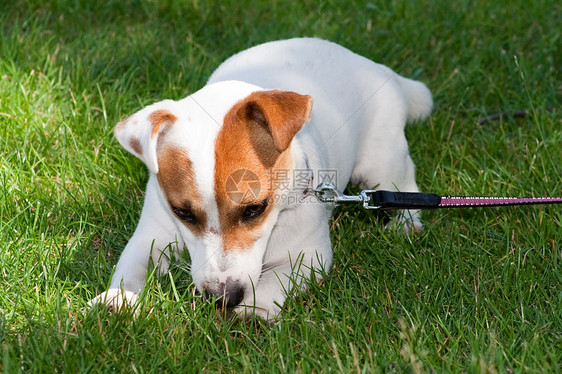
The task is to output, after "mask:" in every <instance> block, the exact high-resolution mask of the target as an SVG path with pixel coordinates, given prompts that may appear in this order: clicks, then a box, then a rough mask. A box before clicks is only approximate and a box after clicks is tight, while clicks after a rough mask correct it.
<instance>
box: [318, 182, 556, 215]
mask: <svg viewBox="0 0 562 374" xmlns="http://www.w3.org/2000/svg"><path fill="white" fill-rule="evenodd" d="M313 191H314V193H315V194H316V197H317V198H318V200H320V201H321V202H324V203H335V204H341V203H354V202H355V203H361V204H363V207H364V208H365V209H378V210H399V209H438V208H463V207H466V208H470V207H494V206H514V205H533V204H562V197H468V196H440V195H437V194H432V193H423V192H395V191H384V190H363V191H361V192H360V193H359V195H353V196H349V195H344V194H343V193H342V192H341V191H340V190H339V189H338V188H337V187H336V186H334V185H333V184H331V183H326V182H324V183H321V184H320V185H319V186H318V187H317V188H316V189H314V190H313Z"/></svg>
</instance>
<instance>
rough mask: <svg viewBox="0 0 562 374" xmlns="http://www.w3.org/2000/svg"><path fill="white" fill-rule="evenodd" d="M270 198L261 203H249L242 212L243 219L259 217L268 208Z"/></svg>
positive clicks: (248, 219)
mask: <svg viewBox="0 0 562 374" xmlns="http://www.w3.org/2000/svg"><path fill="white" fill-rule="evenodd" d="M267 203H268V199H265V200H264V201H262V202H261V203H259V204H254V205H248V206H247V207H246V209H244V213H242V220H243V221H250V220H252V219H254V218H257V217H259V216H260V215H261V214H262V213H263V212H264V211H265V208H267Z"/></svg>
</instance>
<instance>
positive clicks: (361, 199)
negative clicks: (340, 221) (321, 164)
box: [313, 182, 380, 209]
mask: <svg viewBox="0 0 562 374" xmlns="http://www.w3.org/2000/svg"><path fill="white" fill-rule="evenodd" d="M313 191H314V193H315V194H316V197H317V198H318V200H320V202H322V203H333V204H336V205H338V204H345V203H361V204H363V208H365V209H379V208H380V207H379V206H374V205H369V203H370V201H371V197H370V195H369V193H371V192H373V191H372V190H363V191H361V193H360V194H359V195H358V196H349V195H344V193H343V192H341V191H340V190H339V189H338V188H337V187H336V186H335V185H333V184H332V183H328V182H322V183H320V184H319V185H318V187H316V188H315V189H313Z"/></svg>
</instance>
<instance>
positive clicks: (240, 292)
mask: <svg viewBox="0 0 562 374" xmlns="http://www.w3.org/2000/svg"><path fill="white" fill-rule="evenodd" d="M203 295H204V296H205V297H206V298H210V297H215V298H216V302H215V305H216V307H217V308H225V307H226V308H234V307H235V306H236V305H238V304H240V303H241V302H242V300H243V299H244V287H243V286H242V285H241V284H240V282H238V281H232V280H231V279H230V278H228V279H227V281H226V283H218V284H217V286H215V287H206V288H205V289H204V290H203Z"/></svg>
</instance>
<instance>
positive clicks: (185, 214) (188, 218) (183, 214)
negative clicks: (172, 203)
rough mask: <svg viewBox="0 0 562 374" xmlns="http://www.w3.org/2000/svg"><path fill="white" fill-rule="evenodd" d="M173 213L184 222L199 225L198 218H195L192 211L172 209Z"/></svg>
mask: <svg viewBox="0 0 562 374" xmlns="http://www.w3.org/2000/svg"><path fill="white" fill-rule="evenodd" d="M172 212H174V214H175V215H176V216H177V217H178V218H179V219H181V220H182V221H184V222H187V223H193V224H195V223H197V218H195V215H193V212H192V211H191V209H184V208H176V207H172Z"/></svg>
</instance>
